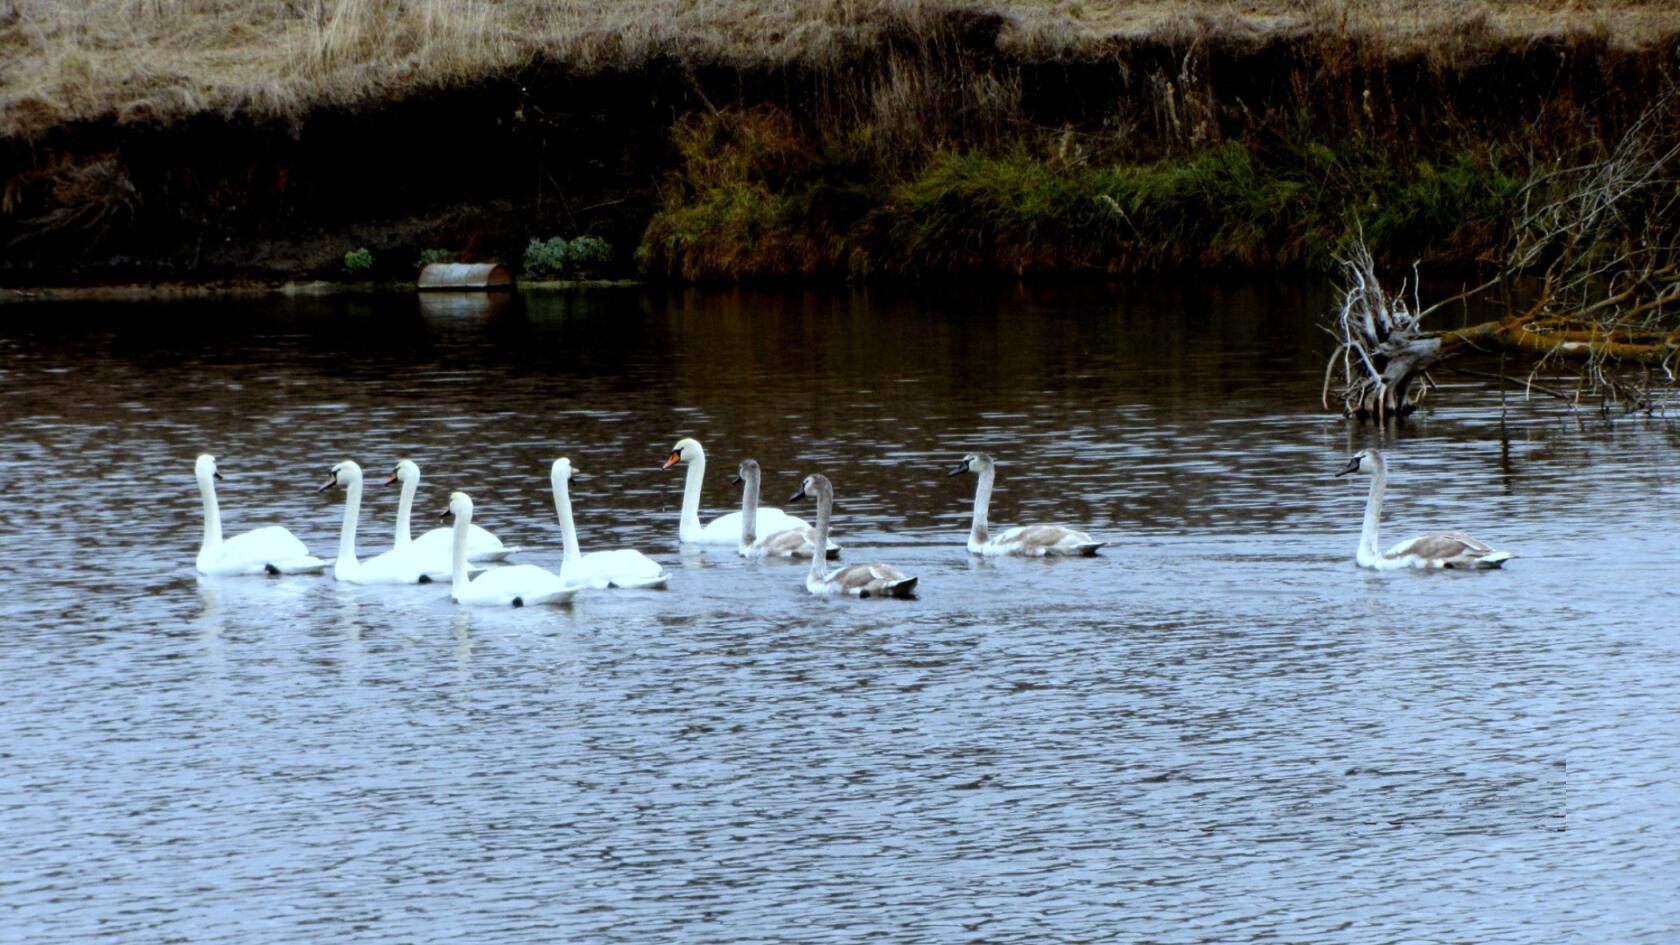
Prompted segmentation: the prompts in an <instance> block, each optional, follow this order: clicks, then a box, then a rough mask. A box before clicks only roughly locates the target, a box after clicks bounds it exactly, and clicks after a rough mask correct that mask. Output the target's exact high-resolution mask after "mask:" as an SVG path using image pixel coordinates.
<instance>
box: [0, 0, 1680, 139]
mask: <svg viewBox="0 0 1680 945" xmlns="http://www.w3.org/2000/svg"><path fill="white" fill-rule="evenodd" d="M965 14H966V15H971V16H974V17H979V18H988V17H990V18H997V19H1000V20H1001V26H1002V29H1001V30H1000V31H999V32H998V33H997V36H996V38H995V47H996V49H997V51H998V52H1000V53H1003V54H1005V55H1008V56H1013V57H1016V58H1021V59H1026V60H1035V59H1037V60H1043V59H1053V58H1069V57H1072V58H1080V57H1102V56H1107V55H1110V54H1112V52H1113V51H1114V48H1115V46H1116V44H1117V43H1118V44H1124V43H1126V42H1132V41H1136V40H1139V39H1155V40H1164V41H1172V40H1174V39H1175V38H1184V37H1194V36H1196V35H1205V34H1208V33H1210V32H1212V33H1216V34H1219V35H1222V36H1226V37H1237V38H1241V37H1245V36H1249V37H1256V38H1263V37H1270V36H1279V35H1291V34H1296V33H1302V32H1311V31H1315V30H1316V31H1323V30H1326V29H1333V30H1339V31H1342V32H1347V31H1355V32H1363V33H1365V34H1368V35H1372V36H1380V37H1382V38H1384V41H1385V42H1384V44H1379V45H1382V46H1383V48H1387V49H1388V50H1389V51H1390V52H1391V53H1392V54H1395V55H1400V54H1408V53H1409V52H1413V51H1418V50H1422V51H1425V52H1427V53H1429V54H1431V55H1442V54H1443V52H1442V51H1443V50H1448V51H1450V50H1451V49H1452V48H1453V44H1454V43H1459V44H1462V42H1463V40H1464V37H1466V36H1468V35H1470V34H1469V33H1467V32H1466V31H1465V30H1464V29H1463V28H1462V24H1464V23H1466V22H1474V23H1476V24H1478V27H1477V29H1478V30H1479V31H1482V32H1486V33H1487V34H1489V35H1491V36H1495V37H1506V38H1509V37H1519V38H1522V37H1528V38H1533V37H1544V36H1551V35H1560V34H1565V33H1568V34H1581V33H1591V34H1594V35H1602V36H1604V37H1606V38H1607V39H1608V40H1609V41H1610V42H1612V43H1619V44H1623V45H1629V46H1641V45H1648V44H1651V43H1657V42H1667V41H1671V40H1672V39H1673V37H1675V36H1676V35H1680V11H1677V10H1675V9H1674V7H1673V5H1672V4H1663V3H1651V2H1643V0H1600V2H1596V3H1593V4H1590V5H1586V4H1571V3H1552V2H1545V0H1534V2H1513V0H1397V2H1389V0H1244V2H1241V3H1238V2H1235V0H1002V2H998V3H994V4H985V5H982V4H979V3H976V2H974V0H772V2H759V0H713V2H705V3H695V2H685V0H0V138H16V139H25V140H31V139H36V138H39V137H40V136H42V135H44V134H45V133H46V132H48V131H50V130H51V129H53V128H55V127H58V126H62V125H65V124H69V123H77V122H89V121H104V120H114V121H116V122H118V123H129V124H133V123H147V122H170V121H174V120H179V119H183V118H187V117H191V116H194V115H199V114H223V115H235V114H238V115H247V116H250V117H253V118H259V119H268V118H297V117H298V116H300V115H302V114H304V113H306V112H307V111H308V110H309V109H311V108H314V107H318V106H322V105H350V104H357V103H362V102H368V101H378V100H385V99H392V98H401V97H404V96H407V95H410V94H414V93H417V92H423V91H425V90H428V89H432V88H438V87H444V86H450V85H456V84H460V83H465V82H473V81H477V80H482V79H486V78H490V77H494V76H498V75H505V74H508V73H510V72H512V71H515V70H518V69H520V68H522V67H524V66H526V65H528V64H531V63H533V62H536V61H542V62H545V63H551V64H555V65H557V66H560V67H563V68H566V69H570V70H574V71H579V72H584V73H592V72H598V71H600V70H605V69H633V68H636V67H639V66H642V65H645V64H647V63H648V62H650V61H654V60H661V61H673V62H677V63H679V64H683V65H688V66H694V67H701V66H707V65H732V66H738V67H755V68H756V67H772V68H773V67H781V66H802V67H818V68H820V67H822V66H825V65H830V64H834V63H836V62H839V61H842V60H844V59H846V58H847V57H849V56H853V55H855V54H857V53H858V51H859V50H863V49H868V48H875V47H877V46H879V44H880V42H881V40H882V39H883V38H884V37H888V36H891V35H912V36H913V35H915V34H917V33H918V31H920V30H923V29H924V28H926V27H927V26H928V25H929V24H934V23H947V22H949V21H950V19H951V17H952V16H953V15H959V16H960V15H965ZM1442 37H1446V38H1447V39H1448V40H1449V41H1447V42H1443V41H1442ZM1372 48H1376V47H1372ZM910 65H911V66H914V63H911V64H910ZM926 74H927V70H925V69H920V68H905V69H904V70H903V72H902V78H901V79H900V80H897V82H896V84H891V83H890V84H888V85H887V86H885V87H880V88H877V89H875V90H873V91H872V92H871V95H872V96H877V97H878V96H885V97H888V98H890V97H892V96H894V95H901V96H908V97H912V98H914V99H916V100H917V101H923V102H926V101H932V100H934V99H935V98H938V96H935V95H929V94H927V91H926V90H917V89H914V88H912V87H911V84H912V83H914V82H916V81H919V80H920V79H921V77H923V76H925V75H926ZM969 94H972V95H978V96H982V97H984V96H1001V97H1004V98H1007V97H1008V96H1010V95H1012V94H1014V93H1013V92H1012V90H1011V89H1010V88H1009V87H1008V84H1007V82H1006V81H1005V82H1004V84H1003V85H1000V86H996V87H993V88H979V87H977V88H974V89H971V90H969ZM874 107H876V108H877V109H878V110H879V111H881V112H882V113H884V114H885V113H892V114H897V115H900V116H905V119H904V120H920V118H919V117H916V116H915V115H914V113H913V112H909V111H905V110H903V109H899V108H897V107H896V105H895V103H893V102H891V101H882V102H879V103H878V104H877V105H876V106H874ZM942 107H944V106H942ZM957 107H958V108H964V107H967V106H964V105H963V104H962V103H961V102H958V103H957ZM923 117H926V116H923ZM931 117H932V119H933V120H934V121H936V122H940V121H946V120H947V119H946V117H944V116H941V115H934V116H931ZM883 127H884V126H883ZM885 133H888V134H890V133H891V132H890V130H886V131H885Z"/></svg>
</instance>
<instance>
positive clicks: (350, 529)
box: [337, 479, 362, 566]
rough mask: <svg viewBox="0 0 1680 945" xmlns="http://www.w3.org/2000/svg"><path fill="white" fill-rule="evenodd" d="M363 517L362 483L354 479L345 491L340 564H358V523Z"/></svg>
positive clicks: (339, 534)
mask: <svg viewBox="0 0 1680 945" xmlns="http://www.w3.org/2000/svg"><path fill="white" fill-rule="evenodd" d="M361 517H362V481H361V480H360V479H352V480H351V481H350V485H348V486H346V487H345V489H344V525H343V527H342V528H340V529H339V530H338V562H337V563H338V564H339V565H351V566H354V565H355V564H356V521H357V520H358V519H360V518H361Z"/></svg>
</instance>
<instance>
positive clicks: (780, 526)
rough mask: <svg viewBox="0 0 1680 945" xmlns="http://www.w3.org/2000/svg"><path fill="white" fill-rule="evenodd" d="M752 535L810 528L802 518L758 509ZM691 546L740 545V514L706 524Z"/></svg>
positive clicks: (731, 514) (722, 516)
mask: <svg viewBox="0 0 1680 945" xmlns="http://www.w3.org/2000/svg"><path fill="white" fill-rule="evenodd" d="M753 521H754V527H753V533H754V534H757V535H770V534H774V533H776V532H780V531H786V530H787V529H790V528H810V527H811V523H809V522H807V521H805V520H804V519H802V518H798V517H796V516H793V515H789V514H787V513H786V512H783V511H782V510H781V509H772V508H762V507H761V508H760V509H759V510H758V517H757V518H755V519H754V520H753ZM691 544H696V545H734V546H736V547H739V546H740V544H741V513H740V512H730V513H729V514H727V515H720V516H718V517H717V518H714V519H712V520H711V521H710V522H707V523H706V526H705V527H704V528H702V529H700V537H699V538H697V539H695V540H694V541H693V542H691Z"/></svg>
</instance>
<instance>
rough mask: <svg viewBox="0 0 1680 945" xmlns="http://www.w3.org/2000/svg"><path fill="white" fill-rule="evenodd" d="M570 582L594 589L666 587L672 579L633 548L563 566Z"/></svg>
mask: <svg viewBox="0 0 1680 945" xmlns="http://www.w3.org/2000/svg"><path fill="white" fill-rule="evenodd" d="M560 576H561V577H562V578H564V579H565V580H567V581H572V582H576V583H582V584H588V585H589V586H590V587H595V588H602V587H663V586H664V585H665V582H666V581H667V580H669V578H670V575H668V574H666V573H665V569H664V568H662V567H660V566H659V562H657V561H655V560H653V559H652V558H649V557H648V556H647V555H644V554H642V553H641V552H639V551H636V550H633V549H630V548H619V549H616V550H614V551H591V552H590V553H588V554H586V555H583V556H581V557H579V558H578V560H576V561H568V562H566V563H565V564H563V565H561V566H560Z"/></svg>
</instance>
